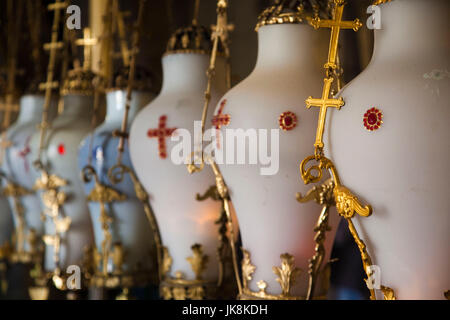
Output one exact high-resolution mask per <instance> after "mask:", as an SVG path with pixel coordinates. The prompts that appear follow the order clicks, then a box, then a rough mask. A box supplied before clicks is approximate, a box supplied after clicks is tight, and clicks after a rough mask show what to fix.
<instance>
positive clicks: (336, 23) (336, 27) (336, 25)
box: [306, 0, 362, 151]
mask: <svg viewBox="0 0 450 320" xmlns="http://www.w3.org/2000/svg"><path fill="white" fill-rule="evenodd" d="M334 4H335V7H334V11H333V19H332V20H321V19H320V18H319V17H318V16H316V17H315V18H314V19H310V21H309V23H310V24H311V25H312V26H313V27H314V28H315V29H319V28H331V38H330V46H329V50H328V59H327V63H326V64H325V66H324V68H325V69H326V70H327V77H326V78H325V79H324V87H323V91H322V98H321V99H313V98H312V97H309V98H308V99H306V108H308V109H309V108H311V107H319V108H320V114H319V121H318V125H317V133H316V142H315V143H314V146H315V147H316V150H317V151H321V150H322V149H323V146H324V145H323V133H324V129H325V121H326V117H327V109H328V108H337V109H338V110H339V109H340V108H341V107H342V106H343V105H344V100H343V99H342V98H339V99H333V98H330V92H331V84H332V83H333V81H334V78H333V77H332V75H331V74H330V73H329V70H330V69H333V70H334V69H336V68H337V64H336V60H337V56H338V54H337V49H338V44H339V32H340V30H341V29H353V30H355V31H358V29H359V28H360V27H361V26H362V23H361V22H360V21H359V19H355V20H354V21H342V14H343V12H344V5H345V1H344V0H334Z"/></svg>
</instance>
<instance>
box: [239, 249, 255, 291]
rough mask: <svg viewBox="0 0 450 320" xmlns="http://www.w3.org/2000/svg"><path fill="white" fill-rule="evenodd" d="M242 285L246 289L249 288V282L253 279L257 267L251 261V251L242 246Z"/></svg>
mask: <svg viewBox="0 0 450 320" xmlns="http://www.w3.org/2000/svg"><path fill="white" fill-rule="evenodd" d="M242 255H243V257H242V262H241V266H242V286H243V289H244V290H247V289H248V283H249V281H251V280H252V279H253V273H254V272H255V270H256V267H255V266H254V265H253V264H252V262H251V261H250V252H248V251H247V250H245V249H244V248H242Z"/></svg>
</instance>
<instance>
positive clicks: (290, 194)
mask: <svg viewBox="0 0 450 320" xmlns="http://www.w3.org/2000/svg"><path fill="white" fill-rule="evenodd" d="M280 6H281V9H280V7H279V6H278V5H277V6H273V7H270V8H268V9H266V10H265V11H264V12H263V14H262V15H261V16H260V18H259V23H258V29H257V30H258V40H259V47H258V59H257V63H256V67H255V69H254V70H253V72H252V73H251V74H250V75H249V76H248V77H247V78H246V79H245V80H243V81H242V82H241V83H239V84H238V85H236V86H235V87H234V88H232V89H231V90H230V91H229V92H228V93H227V94H226V95H225V96H224V97H223V98H222V99H221V100H220V103H219V104H218V106H217V109H216V112H215V118H214V122H213V124H214V126H215V129H216V130H220V136H221V138H223V141H222V142H220V144H221V145H222V146H219V150H220V149H222V153H223V158H222V159H221V160H220V159H216V161H217V162H218V163H219V164H220V169H221V171H222V174H223V176H224V178H225V181H226V183H227V185H228V188H229V191H230V197H231V199H232V201H233V204H234V207H235V209H236V214H237V217H238V220H239V226H240V231H241V238H242V246H243V249H244V251H243V261H242V272H243V295H242V296H241V298H242V299H303V298H305V297H306V295H307V289H308V260H309V259H311V258H312V256H313V255H314V248H315V243H314V236H315V232H314V227H315V225H316V222H317V219H318V216H319V214H320V211H321V207H320V206H318V205H317V204H316V203H314V202H310V203H299V202H298V201H297V200H296V192H301V193H302V195H305V194H306V193H307V191H308V190H309V189H310V186H308V187H307V186H305V185H304V184H303V182H302V180H301V177H300V173H299V164H300V161H301V160H302V159H303V158H305V157H306V156H308V155H309V154H310V152H311V149H312V141H314V134H315V128H316V124H317V113H315V112H310V111H308V110H306V108H305V99H306V98H308V96H309V95H315V94H316V95H319V94H320V93H321V88H322V84H323V80H322V74H323V72H322V65H323V61H325V56H326V53H327V45H328V37H327V32H324V31H316V30H314V29H313V28H312V27H311V26H309V25H308V23H307V21H306V19H307V16H308V15H309V16H311V15H312V10H311V8H310V7H309V5H308V3H307V2H305V1H296V2H295V6H293V8H291V7H290V6H288V4H287V2H283V3H282V4H281V5H280ZM320 14H322V12H320ZM283 17H284V18H283ZM223 120H226V121H223ZM238 130H241V133H244V135H240V136H239V134H238ZM242 136H244V138H242ZM236 137H237V139H236ZM219 141H220V139H219ZM240 145H241V146H240ZM236 148H237V149H236ZM233 152H236V154H235V155H234V156H233ZM242 157H243V158H242ZM329 223H330V226H331V231H330V232H328V233H327V236H326V237H327V238H326V241H325V249H326V252H327V254H326V255H325V257H324V259H325V260H324V264H323V266H324V267H323V268H322V271H323V272H322V273H321V275H320V277H319V279H320V280H319V281H320V283H322V285H319V286H318V288H317V289H316V294H315V296H316V297H319V296H320V297H323V296H324V295H325V294H326V290H327V289H326V288H325V287H326V284H327V281H326V280H324V281H322V280H323V279H325V278H326V277H325V274H326V272H325V270H326V267H325V265H326V263H327V259H328V258H329V256H330V251H331V247H332V243H333V239H334V234H335V232H336V228H337V223H338V218H337V217H336V215H333V214H331V217H330V222H329Z"/></svg>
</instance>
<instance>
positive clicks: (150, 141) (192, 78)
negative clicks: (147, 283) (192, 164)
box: [130, 53, 225, 281]
mask: <svg viewBox="0 0 450 320" xmlns="http://www.w3.org/2000/svg"><path fill="white" fill-rule="evenodd" d="M162 63H163V75H164V81H163V87H162V91H161V93H160V94H159V96H158V97H157V98H155V100H153V101H152V102H151V103H150V104H149V105H147V106H146V107H145V108H144V109H143V110H142V111H141V112H140V113H139V114H138V115H137V117H136V119H135V120H134V122H133V124H132V127H131V131H130V155H131V160H132V163H133V165H134V168H135V170H136V173H137V175H138V177H139V179H140V181H141V183H142V184H143V186H144V187H145V189H146V190H147V192H148V193H149V195H150V203H151V205H152V208H153V210H154V212H155V215H156V219H157V221H158V225H159V229H160V232H161V237H162V243H163V245H164V246H165V247H166V248H167V249H168V254H169V255H170V257H171V258H172V264H171V268H170V270H169V271H168V272H167V276H169V277H172V278H175V277H176V274H177V273H178V271H179V272H181V273H178V275H182V277H183V278H184V279H187V280H194V279H195V278H196V277H195V274H194V272H193V270H192V268H191V264H190V263H189V261H188V259H187V258H189V257H192V256H193V251H192V248H191V247H192V246H193V245H194V244H199V245H201V246H202V248H203V254H204V255H207V256H208V262H207V264H206V268H205V270H204V271H202V273H201V276H202V279H203V280H206V281H217V277H218V263H217V257H216V248H217V245H218V227H217V225H216V224H215V221H216V220H217V219H218V218H219V215H220V202H218V201H213V200H211V199H208V200H205V201H197V200H196V194H197V193H201V194H203V193H205V192H206V191H207V189H208V188H209V187H210V186H212V185H214V184H215V180H214V175H213V173H212V171H211V170H209V168H206V169H205V170H203V171H201V172H199V173H196V174H193V175H190V174H189V173H188V171H187V168H186V165H185V164H184V162H185V160H186V159H187V157H188V156H189V155H190V152H189V151H187V150H184V151H181V149H180V146H181V145H180V143H181V142H182V141H178V142H175V141H171V135H172V134H173V131H174V129H175V128H177V129H179V130H180V129H182V132H181V133H180V134H177V132H178V131H176V132H175V135H178V136H179V137H181V134H182V136H183V137H182V138H183V140H184V138H186V139H187V140H184V141H185V142H186V143H187V146H188V147H189V148H192V149H191V150H192V151H193V147H192V145H193V138H194V121H200V120H201V113H202V107H203V104H204V92H205V89H206V84H207V77H206V74H205V72H206V70H207V68H208V66H209V56H208V55H206V54H199V53H173V54H166V55H165V56H164V57H163V59H162ZM224 91H225V72H224V62H223V61H222V59H219V61H218V67H217V71H216V81H214V82H213V87H212V98H211V103H212V105H215V103H217V101H218V98H219V97H220V96H221V94H223V92H224ZM212 109H213V108H210V114H212V111H213V110H212ZM210 114H209V115H208V121H210V119H211V118H210ZM163 128H166V129H167V130H168V131H165V129H163ZM158 129H161V130H163V131H160V132H162V133H164V135H163V136H162V137H161V138H158V137H156V135H157V134H158V132H157V131H155V130H158ZM197 133H198V134H200V133H201V132H197ZM191 139H192V140H191ZM188 140H189V141H188ZM175 147H177V149H175ZM164 156H165V157H164ZM175 158H177V159H178V160H181V163H176V161H174V160H176V159H175Z"/></svg>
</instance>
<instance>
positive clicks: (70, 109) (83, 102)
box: [59, 95, 94, 119]
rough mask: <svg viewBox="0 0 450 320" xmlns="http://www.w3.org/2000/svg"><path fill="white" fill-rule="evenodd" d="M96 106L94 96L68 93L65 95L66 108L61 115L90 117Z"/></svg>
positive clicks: (76, 117) (81, 117)
mask: <svg viewBox="0 0 450 320" xmlns="http://www.w3.org/2000/svg"><path fill="white" fill-rule="evenodd" d="M93 108H94V98H93V97H92V96H83V95H67V96H65V97H64V110H62V112H61V113H60V115H59V116H60V117H71V118H75V119H90V118H91V117H92V111H93Z"/></svg>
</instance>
